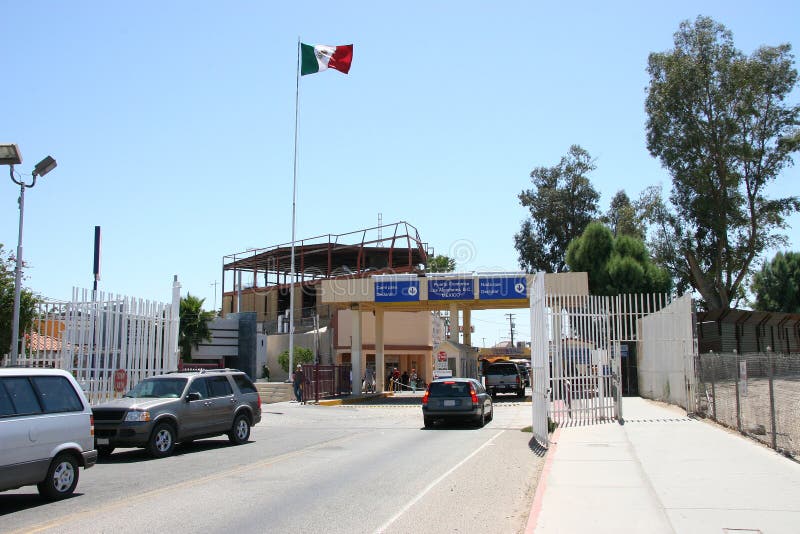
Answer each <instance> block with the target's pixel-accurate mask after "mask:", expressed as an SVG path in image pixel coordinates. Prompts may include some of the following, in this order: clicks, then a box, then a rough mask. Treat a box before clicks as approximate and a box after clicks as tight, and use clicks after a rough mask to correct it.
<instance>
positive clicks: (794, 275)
mask: <svg viewBox="0 0 800 534" xmlns="http://www.w3.org/2000/svg"><path fill="white" fill-rule="evenodd" d="M752 289H753V293H755V296H756V302H755V306H754V307H755V309H756V310H760V311H771V312H784V313H800V252H786V253H783V252H778V253H777V254H776V255H775V257H774V258H772V260H771V261H769V262H767V263H765V264H764V265H763V266H762V267H761V270H760V271H758V272H757V273H756V274H755V276H753V287H752Z"/></svg>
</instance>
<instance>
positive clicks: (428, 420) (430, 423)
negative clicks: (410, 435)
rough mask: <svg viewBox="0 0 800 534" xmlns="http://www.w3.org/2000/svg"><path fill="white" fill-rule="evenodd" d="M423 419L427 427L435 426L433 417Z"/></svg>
mask: <svg viewBox="0 0 800 534" xmlns="http://www.w3.org/2000/svg"><path fill="white" fill-rule="evenodd" d="M423 421H424V423H425V428H433V419H432V418H430V417H425V418H423Z"/></svg>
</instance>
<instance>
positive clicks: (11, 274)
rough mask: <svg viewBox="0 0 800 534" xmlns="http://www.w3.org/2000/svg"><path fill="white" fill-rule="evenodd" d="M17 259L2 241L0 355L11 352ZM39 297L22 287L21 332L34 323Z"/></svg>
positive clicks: (20, 304)
mask: <svg viewBox="0 0 800 534" xmlns="http://www.w3.org/2000/svg"><path fill="white" fill-rule="evenodd" d="M16 266H17V263H16V260H15V258H14V256H12V255H11V253H9V252H6V251H5V249H4V248H3V244H2V243H0V356H2V355H3V354H6V353H10V352H11V330H12V328H11V324H12V323H13V320H14V278H15V270H16ZM38 302H39V298H38V297H37V296H36V295H34V294H33V293H32V292H31V291H30V290H28V289H25V288H22V290H21V291H20V295H19V332H20V336H22V335H23V333H24V332H28V331H29V330H30V329H31V325H32V324H33V318H34V315H35V313H36V305H37V304H38Z"/></svg>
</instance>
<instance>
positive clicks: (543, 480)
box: [525, 427, 561, 534]
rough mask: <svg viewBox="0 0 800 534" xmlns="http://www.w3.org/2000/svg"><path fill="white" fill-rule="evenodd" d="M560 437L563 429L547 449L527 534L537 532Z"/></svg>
mask: <svg viewBox="0 0 800 534" xmlns="http://www.w3.org/2000/svg"><path fill="white" fill-rule="evenodd" d="M559 437H561V427H559V428H556V430H555V432H553V436H552V438H551V439H550V447H548V449H547V459H546V460H545V461H544V466H543V467H542V472H541V474H540V475H539V482H538V483H537V484H536V492H535V493H534V494H533V504H532V505H531V513H530V515H528V523H527V524H526V525H525V534H533V533H534V531H535V530H536V523H537V522H538V521H539V512H541V511H542V501H543V500H544V493H545V491H547V477H548V476H549V475H550V469H551V468H552V466H553V458H554V457H555V455H556V448H558V439H559Z"/></svg>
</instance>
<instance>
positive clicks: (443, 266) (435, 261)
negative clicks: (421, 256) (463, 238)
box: [427, 254, 456, 273]
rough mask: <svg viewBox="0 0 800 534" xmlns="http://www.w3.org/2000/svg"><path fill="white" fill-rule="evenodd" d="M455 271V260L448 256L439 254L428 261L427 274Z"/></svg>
mask: <svg viewBox="0 0 800 534" xmlns="http://www.w3.org/2000/svg"><path fill="white" fill-rule="evenodd" d="M455 269H456V260H454V259H453V258H451V257H449V256H444V255H442V254H439V255H437V256H434V257H433V258H430V259H429V260H428V268H427V271H428V272H429V273H450V272H453V271H455Z"/></svg>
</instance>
